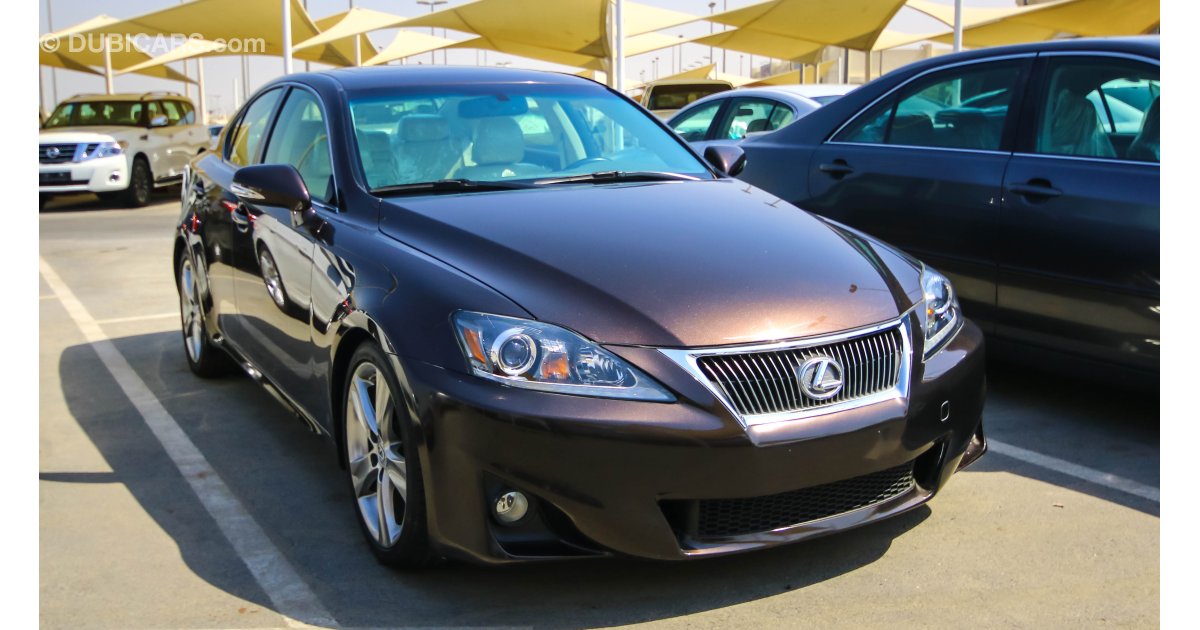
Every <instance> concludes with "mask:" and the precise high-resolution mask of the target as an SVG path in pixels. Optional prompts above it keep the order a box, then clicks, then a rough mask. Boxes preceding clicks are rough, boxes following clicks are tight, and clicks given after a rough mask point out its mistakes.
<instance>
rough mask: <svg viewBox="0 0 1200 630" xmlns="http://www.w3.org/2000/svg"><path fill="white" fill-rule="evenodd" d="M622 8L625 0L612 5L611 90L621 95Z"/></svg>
mask: <svg viewBox="0 0 1200 630" xmlns="http://www.w3.org/2000/svg"><path fill="white" fill-rule="evenodd" d="M624 8H625V0H615V2H614V3H613V21H614V22H615V24H614V25H613V26H614V30H615V31H616V33H615V35H616V36H615V38H614V39H615V41H614V42H613V75H614V79H615V80H614V81H613V89H614V90H616V91H618V92H621V93H624V92H625V17H624V15H623V14H622V10H623V9H624Z"/></svg>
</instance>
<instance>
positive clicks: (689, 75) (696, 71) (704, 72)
mask: <svg viewBox="0 0 1200 630" xmlns="http://www.w3.org/2000/svg"><path fill="white" fill-rule="evenodd" d="M716 71H717V64H714V63H710V64H708V65H706V66H699V67H697V68H691V69H689V70H684V71H683V72H676V73H675V74H669V75H667V76H665V77H659V78H657V79H655V81H676V80H679V79H708V78H711V77H712V75H713V73H714V72H716ZM647 83H651V81H647V82H646V83H638V84H636V85H633V86H630V87H628V88H625V91H626V92H632V91H634V90H640V89H642V88H644V87H646V84H647Z"/></svg>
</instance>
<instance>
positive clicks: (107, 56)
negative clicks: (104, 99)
mask: <svg viewBox="0 0 1200 630" xmlns="http://www.w3.org/2000/svg"><path fill="white" fill-rule="evenodd" d="M104 89H105V94H112V93H113V67H112V41H111V37H110V35H109V34H108V33H105V34H104Z"/></svg>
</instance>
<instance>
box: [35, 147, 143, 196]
mask: <svg viewBox="0 0 1200 630" xmlns="http://www.w3.org/2000/svg"><path fill="white" fill-rule="evenodd" d="M48 176H49V177H48ZM38 180H39V182H38V192H39V193H40V194H43V195H46V194H59V193H80V192H93V193H101V192H115V191H118V190H125V189H126V188H128V187H129V165H128V163H127V162H126V159H125V156H124V155H114V156H112V157H105V158H96V159H92V160H86V161H83V162H64V163H62V164H38Z"/></svg>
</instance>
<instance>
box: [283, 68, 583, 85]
mask: <svg viewBox="0 0 1200 630" xmlns="http://www.w3.org/2000/svg"><path fill="white" fill-rule="evenodd" d="M318 76H325V77H329V78H332V79H333V80H335V81H337V82H338V83H340V84H341V85H342V86H343V87H344V88H346V89H347V90H350V91H355V90H369V89H376V88H382V87H389V86H404V87H417V86H442V85H445V86H450V85H472V84H475V85H478V84H489V83H525V84H529V83H533V84H544V85H593V86H595V85H600V84H599V83H596V82H595V81H592V80H591V79H585V78H583V77H578V76H575V75H571V74H564V73H561V72H546V71H541V70H523V69H519V68H491V67H487V66H372V67H366V68H361V67H360V68H336V69H333V70H324V71H321V72H311V73H301V74H294V75H289V76H287V77H281V79H280V80H300V81H303V80H305V79H315V78H316V77H318Z"/></svg>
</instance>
